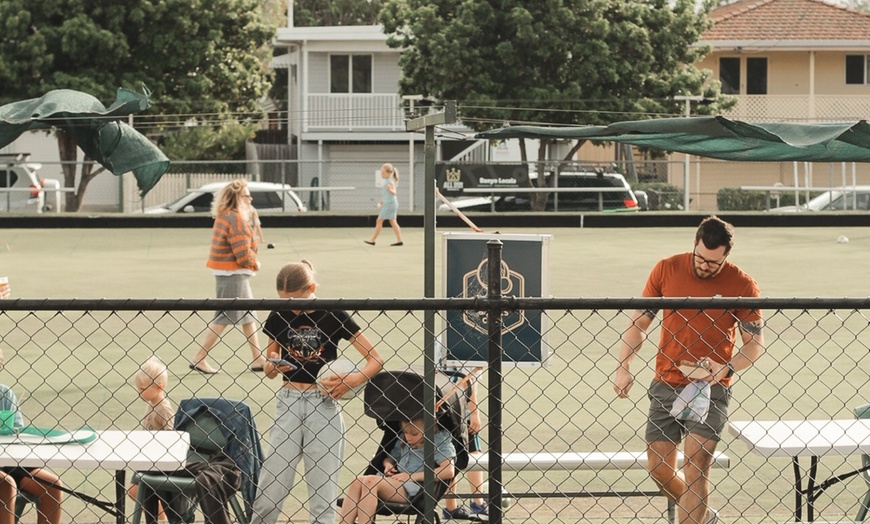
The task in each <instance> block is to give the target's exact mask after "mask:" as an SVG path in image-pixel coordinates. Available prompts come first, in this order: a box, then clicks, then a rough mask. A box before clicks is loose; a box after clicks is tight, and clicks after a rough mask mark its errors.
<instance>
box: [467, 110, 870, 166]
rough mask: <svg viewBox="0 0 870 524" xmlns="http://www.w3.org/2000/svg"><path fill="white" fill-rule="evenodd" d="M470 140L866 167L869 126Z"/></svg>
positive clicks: (565, 130)
mask: <svg viewBox="0 0 870 524" xmlns="http://www.w3.org/2000/svg"><path fill="white" fill-rule="evenodd" d="M476 138H481V139H491V140H500V139H505V138H534V139H546V138H551V139H572V140H577V139H579V140H591V141H600V142H620V143H624V144H632V145H636V146H640V147H646V148H650V149H663V150H667V151H678V152H680V153H688V154H690V155H697V156H703V157H708V158H717V159H720V160H739V161H748V162H782V161H805V162H870V125H868V124H867V122H865V121H863V120H861V121H859V122H838V123H814V124H805V123H784V122H775V123H755V124H749V123H746V122H741V121H739V120H729V119H727V118H725V117H722V116H702V117H685V118H662V119H656V120H635V121H628V122H617V123H615V124H610V125H608V126H588V127H539V126H515V127H504V128H501V129H493V130H491V131H485V132H482V133H478V134H477V135H476Z"/></svg>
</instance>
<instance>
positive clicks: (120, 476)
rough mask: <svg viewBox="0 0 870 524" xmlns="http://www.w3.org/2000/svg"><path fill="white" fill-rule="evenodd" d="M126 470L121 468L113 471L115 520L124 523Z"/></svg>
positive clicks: (119, 523)
mask: <svg viewBox="0 0 870 524" xmlns="http://www.w3.org/2000/svg"><path fill="white" fill-rule="evenodd" d="M126 477H127V472H126V471H125V470H123V469H119V470H117V471H115V510H116V511H117V513H116V514H115V522H116V524H124V523H125V522H126V521H127V481H126Z"/></svg>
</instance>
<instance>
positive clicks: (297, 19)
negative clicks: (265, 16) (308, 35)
mask: <svg viewBox="0 0 870 524" xmlns="http://www.w3.org/2000/svg"><path fill="white" fill-rule="evenodd" d="M383 3H384V0H332V1H330V2H324V1H323V0H296V1H295V2H294V4H293V25H295V26H298V27H311V26H335V25H375V24H377V23H378V12H379V11H380V10H381V6H382V5H383Z"/></svg>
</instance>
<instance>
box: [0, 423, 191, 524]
mask: <svg viewBox="0 0 870 524" xmlns="http://www.w3.org/2000/svg"><path fill="white" fill-rule="evenodd" d="M96 433H97V438H96V439H95V440H93V441H91V442H88V443H87V444H75V443H70V444H18V443H15V444H0V467H14V466H19V467H23V468H42V467H46V468H57V469H61V468H72V469H82V470H94V469H106V470H114V471H115V502H114V503H111V502H106V501H102V500H99V499H96V498H94V497H91V496H89V495H86V494H83V493H79V492H77V491H73V490H68V489H64V491H66V492H67V493H70V494H71V495H73V496H75V497H78V498H80V499H82V500H84V501H86V502H89V503H91V504H94V505H96V506H99V507H100V508H102V509H103V510H105V511H106V512H108V513H111V514H112V515H114V516H115V519H116V521H117V523H118V524H124V521H125V520H126V515H125V513H126V512H125V497H126V487H127V486H126V479H125V477H126V470H128V469H131V470H135V471H174V470H177V469H181V468H183V467H184V466H185V464H186V461H187V453H188V449H189V448H190V436H189V435H188V433H187V432H186V431H144V430H135V431H120V430H106V431H97V432H96Z"/></svg>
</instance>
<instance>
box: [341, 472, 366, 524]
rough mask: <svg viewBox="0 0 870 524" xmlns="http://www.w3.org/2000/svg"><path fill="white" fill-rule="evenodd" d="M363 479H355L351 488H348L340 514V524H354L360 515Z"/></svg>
mask: <svg viewBox="0 0 870 524" xmlns="http://www.w3.org/2000/svg"><path fill="white" fill-rule="evenodd" d="M360 478H361V477H357V478H355V479H353V481H352V482H351V483H350V486H348V487H347V492H346V493H345V494H344V501H342V503H341V510H340V511H339V512H338V524H353V522H354V521H355V520H356V517H357V514H358V513H359V499H360V495H361V494H362V487H363V484H362V482H361V481H360Z"/></svg>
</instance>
